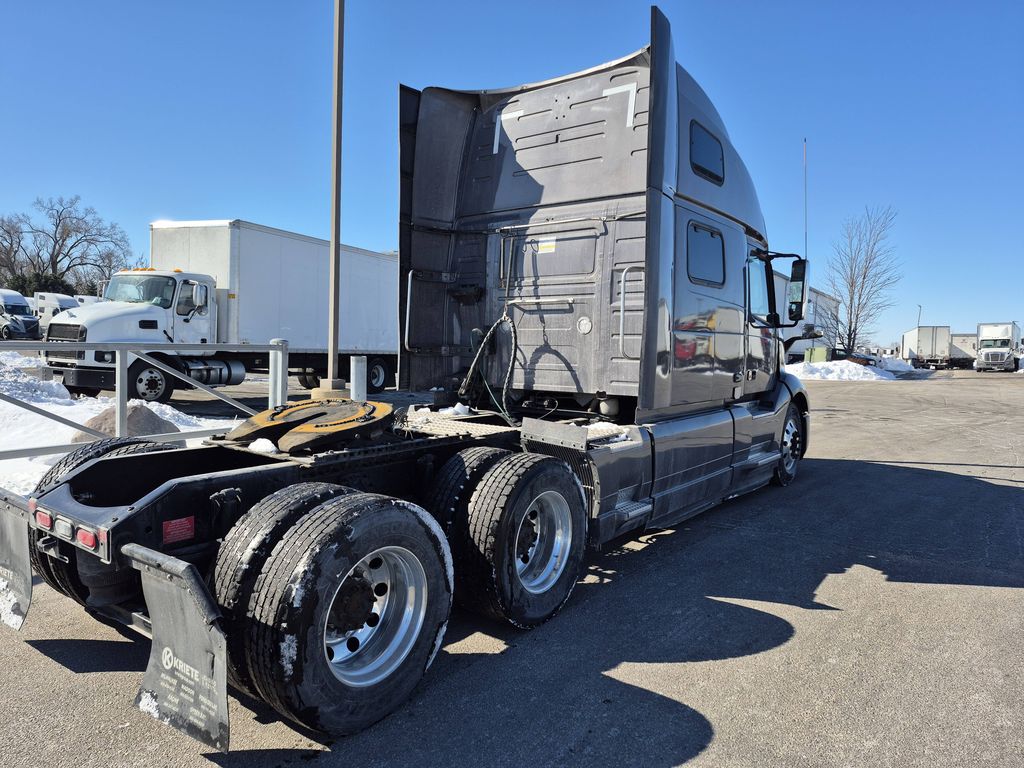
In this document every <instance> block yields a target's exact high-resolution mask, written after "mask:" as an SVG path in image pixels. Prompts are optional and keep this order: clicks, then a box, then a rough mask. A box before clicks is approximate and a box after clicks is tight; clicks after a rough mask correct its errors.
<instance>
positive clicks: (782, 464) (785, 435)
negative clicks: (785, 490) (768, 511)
mask: <svg viewBox="0 0 1024 768" xmlns="http://www.w3.org/2000/svg"><path fill="white" fill-rule="evenodd" d="M779 453H780V456H779V463H778V464H777V465H776V467H775V471H774V472H773V473H772V484H773V485H778V486H781V487H785V486H787V485H789V484H790V483H792V482H793V481H794V480H795V479H796V473H797V470H798V469H799V467H800V459H802V458H803V455H804V420H803V416H802V415H801V414H800V409H799V408H797V407H796V405H794V404H792V403H790V405H789V410H788V411H787V412H786V421H785V423H784V424H783V426H782V439H781V441H780V445H779Z"/></svg>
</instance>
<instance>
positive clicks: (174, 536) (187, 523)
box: [164, 515, 196, 544]
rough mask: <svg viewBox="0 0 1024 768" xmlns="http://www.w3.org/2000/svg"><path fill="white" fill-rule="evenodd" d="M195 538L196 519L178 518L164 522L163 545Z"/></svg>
mask: <svg viewBox="0 0 1024 768" xmlns="http://www.w3.org/2000/svg"><path fill="white" fill-rule="evenodd" d="M195 537H196V517H195V515H191V516H189V517H179V518H178V519H177V520H165V521H164V544H174V543H175V542H176V541H188V540H189V539H194V538H195Z"/></svg>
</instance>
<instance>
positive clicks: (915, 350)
mask: <svg viewBox="0 0 1024 768" xmlns="http://www.w3.org/2000/svg"><path fill="white" fill-rule="evenodd" d="M950 336H951V334H950V332H949V326H948V325H920V326H918V327H917V328H911V329H910V330H909V331H907V332H906V333H904V334H903V353H902V356H903V359H904V360H906V361H907V362H908V363H910V364H911V365H913V366H914V367H915V368H927V367H930V366H934V367H936V368H945V367H946V366H948V365H949V343H950Z"/></svg>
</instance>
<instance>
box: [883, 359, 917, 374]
mask: <svg viewBox="0 0 1024 768" xmlns="http://www.w3.org/2000/svg"><path fill="white" fill-rule="evenodd" d="M881 367H882V368H884V369H885V370H887V371H889V372H890V373H909V372H911V371H913V370H915V368H914V366H912V365H911V364H910V363H908V362H907V361H906V360H900V359H899V358H898V357H889V356H888V355H884V356H883V357H882V366H881Z"/></svg>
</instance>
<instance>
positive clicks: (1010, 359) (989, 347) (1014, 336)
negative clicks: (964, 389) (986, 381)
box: [974, 321, 1021, 371]
mask: <svg viewBox="0 0 1024 768" xmlns="http://www.w3.org/2000/svg"><path fill="white" fill-rule="evenodd" d="M1020 333H1021V331H1020V325H1019V324H1018V323H1015V322H1012V321H1010V322H1006V323H978V355H977V358H976V359H975V361H974V367H975V369H976V370H979V371H1016V370H1017V369H1018V368H1019V367H1020V356H1021V336H1020Z"/></svg>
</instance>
